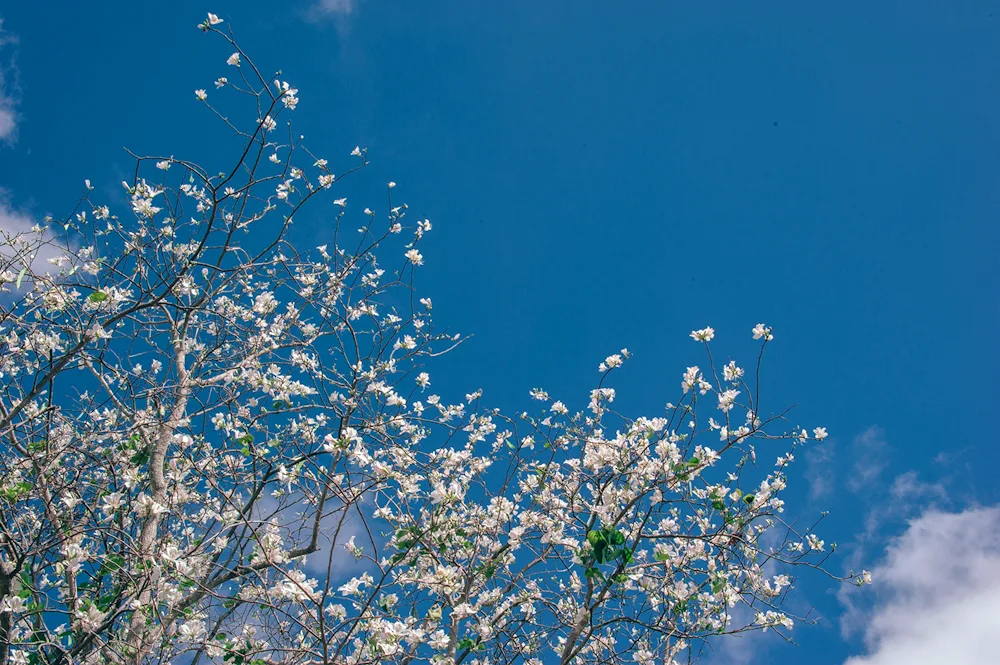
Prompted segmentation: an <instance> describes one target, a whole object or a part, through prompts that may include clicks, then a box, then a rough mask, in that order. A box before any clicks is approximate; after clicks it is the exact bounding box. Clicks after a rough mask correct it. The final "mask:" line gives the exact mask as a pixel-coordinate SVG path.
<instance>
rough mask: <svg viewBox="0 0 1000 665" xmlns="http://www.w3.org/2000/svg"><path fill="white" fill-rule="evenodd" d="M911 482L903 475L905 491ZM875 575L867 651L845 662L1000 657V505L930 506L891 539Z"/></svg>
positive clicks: (923, 664) (916, 664)
mask: <svg viewBox="0 0 1000 665" xmlns="http://www.w3.org/2000/svg"><path fill="white" fill-rule="evenodd" d="M908 482H909V481H903V482H902V483H900V481H899V479H898V478H897V484H898V485H899V486H900V488H904V487H905V485H906V484H907V483H908ZM927 487H928V486H926V485H924V486H923V489H926V488H927ZM932 491H933V490H932ZM873 576H874V580H875V587H874V589H873V590H872V591H873V592H874V593H877V596H876V600H875V603H874V606H873V607H872V608H871V609H870V610H869V611H868V612H867V613H866V616H865V629H864V637H865V646H866V651H867V653H866V654H865V655H860V656H854V657H851V658H849V659H848V660H847V661H846V662H845V664H844V665H938V664H939V663H955V664H956V665H978V664H979V663H989V662H994V661H995V653H996V650H997V648H998V647H1000V639H998V636H997V623H996V620H997V617H1000V507H992V508H974V509H969V510H965V511H963V512H941V511H939V510H937V509H929V510H927V511H926V512H925V513H923V514H922V515H921V516H920V517H919V518H917V519H914V520H912V521H911V522H910V523H909V526H908V528H907V529H906V531H905V532H904V533H903V534H902V535H901V536H899V537H898V538H896V539H894V540H893V541H892V542H891V543H890V544H889V546H888V547H887V548H886V551H885V558H884V561H883V562H882V564H881V565H879V566H878V567H877V568H876V569H875V570H874V571H873ZM872 591H870V592H869V593H872Z"/></svg>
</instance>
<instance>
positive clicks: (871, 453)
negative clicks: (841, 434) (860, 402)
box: [847, 425, 889, 492]
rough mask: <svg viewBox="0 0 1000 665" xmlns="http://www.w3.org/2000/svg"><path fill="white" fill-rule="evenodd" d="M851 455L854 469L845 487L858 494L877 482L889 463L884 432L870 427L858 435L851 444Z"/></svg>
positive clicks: (875, 427)
mask: <svg viewBox="0 0 1000 665" xmlns="http://www.w3.org/2000/svg"><path fill="white" fill-rule="evenodd" d="M851 454H852V456H853V458H854V467H853V468H852V469H851V477H850V478H848V480H847V486H848V487H849V488H850V489H851V491H852V492H860V491H861V490H863V489H865V488H868V487H871V486H872V485H874V484H875V483H876V482H878V479H879V476H881V475H882V471H884V470H885V467H886V466H887V465H888V463H889V443H888V442H887V441H886V438H885V430H884V429H882V428H881V427H879V426H878V425H872V426H871V427H869V428H868V429H866V430H865V431H864V432H862V433H861V434H858V435H857V436H856V437H854V441H853V442H851Z"/></svg>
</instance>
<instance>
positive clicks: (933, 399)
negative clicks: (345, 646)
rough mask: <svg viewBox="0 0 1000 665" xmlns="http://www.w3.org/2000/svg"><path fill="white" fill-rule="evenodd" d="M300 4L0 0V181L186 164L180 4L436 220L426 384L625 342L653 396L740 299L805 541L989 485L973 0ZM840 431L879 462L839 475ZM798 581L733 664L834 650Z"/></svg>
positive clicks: (850, 459) (555, 374)
mask: <svg viewBox="0 0 1000 665" xmlns="http://www.w3.org/2000/svg"><path fill="white" fill-rule="evenodd" d="M310 2H311V0H289V2H288V3H287V6H285V7H282V6H281V3H274V2H257V1H243V2H223V1H221V0H213V4H211V5H206V4H205V3H204V0H199V1H198V2H188V1H186V0H185V1H183V2H182V1H177V2H171V3H152V2H149V3H137V2H97V3H79V2H72V3H71V2H58V3H43V2H16V3H6V4H5V5H4V7H3V8H2V9H0V18H2V20H3V31H4V34H5V35H7V38H6V39H5V40H3V41H6V42H7V43H5V44H4V45H3V46H2V47H0V56H2V57H3V62H4V63H5V75H4V76H3V78H2V79H0V81H3V90H2V95H3V97H0V99H6V100H7V101H6V102H5V103H6V104H7V106H6V108H8V109H13V110H14V118H15V121H16V124H15V127H14V129H13V130H12V131H11V132H10V133H9V134H8V136H7V138H6V139H5V140H4V141H3V142H2V143H0V187H2V188H3V190H4V198H3V209H5V210H8V211H17V212H19V213H23V214H28V215H31V216H34V217H37V218H38V219H40V218H41V217H42V216H44V215H45V214H49V213H51V214H54V215H63V214H65V213H66V212H67V211H68V210H69V209H71V208H72V206H73V204H74V202H75V200H76V198H77V197H78V196H79V194H80V191H81V184H82V180H83V179H84V178H85V177H86V178H90V179H92V180H93V181H94V183H95V185H97V186H98V187H101V188H104V187H107V188H114V187H117V186H118V185H117V184H116V183H118V182H119V181H121V180H122V178H123V176H124V175H125V173H126V172H127V171H128V169H129V168H130V162H129V160H128V158H127V156H126V155H125V154H124V152H123V151H122V150H121V148H122V146H123V145H126V146H128V147H130V148H133V149H135V150H136V151H138V152H147V153H161V154H175V155H178V156H185V157H194V158H196V159H202V158H203V159H205V160H206V161H209V162H211V155H206V154H204V153H205V150H204V149H203V148H202V147H201V146H200V145H199V140H200V138H201V137H203V136H204V131H205V128H208V129H209V130H211V129H214V128H215V127H216V125H215V124H214V123H213V122H212V120H211V119H210V118H209V117H208V114H207V113H206V111H205V109H204V107H202V106H201V105H200V104H198V103H197V102H196V101H195V99H194V96H193V94H192V91H193V90H194V89H195V88H209V89H210V92H211V81H212V80H213V79H214V78H215V77H216V76H219V75H222V74H225V73H226V71H225V67H224V64H223V62H224V59H225V57H226V56H227V55H228V51H227V50H226V49H225V47H224V45H223V44H222V43H221V42H220V40H218V39H210V38H205V36H204V35H202V34H201V33H200V32H198V31H197V30H196V29H195V25H196V24H197V23H198V22H200V21H201V20H203V18H204V15H205V12H206V11H213V12H215V13H217V14H219V16H220V17H222V18H224V19H225V20H226V21H227V23H228V24H230V25H231V26H232V27H233V28H234V29H235V31H236V35H237V38H238V39H239V41H240V42H241V44H242V45H243V46H244V48H246V49H247V50H248V51H249V52H250V53H251V54H253V55H254V56H255V59H256V60H257V61H258V62H259V63H261V64H262V65H264V66H265V68H267V69H273V68H279V67H280V68H282V69H283V71H284V73H283V75H282V78H283V79H287V80H288V81H290V82H291V83H292V84H293V85H294V86H296V87H298V88H299V89H300V91H301V92H300V97H301V100H302V101H301V104H300V107H299V109H298V110H297V111H296V115H295V116H294V118H293V120H294V122H295V123H296V127H297V129H298V130H299V131H301V132H304V133H305V134H306V135H307V138H308V139H309V141H308V142H309V144H310V145H311V146H319V147H322V152H323V153H325V154H340V153H341V152H344V151H347V152H349V151H350V149H351V148H353V146H354V145H355V144H360V145H362V146H367V147H368V148H369V150H370V154H371V156H372V159H373V162H374V163H373V165H372V168H371V169H370V170H368V171H366V172H365V173H364V174H362V176H361V178H359V179H358V180H356V181H355V182H353V183H350V184H347V185H345V187H346V190H345V193H346V194H348V195H350V196H352V197H355V198H357V199H359V200H364V197H365V196H368V195H369V194H373V193H374V192H377V191H379V188H380V187H381V186H382V183H384V182H386V181H387V180H390V179H391V180H394V181H396V182H398V183H399V190H398V191H399V192H401V194H402V196H403V198H405V200H406V201H407V202H408V203H409V204H410V205H411V210H412V211H413V212H414V213H415V214H417V215H419V216H421V217H429V218H430V219H431V220H432V221H433V222H434V223H435V229H434V232H433V237H432V238H429V240H431V242H429V243H428V244H427V245H426V247H425V248H424V249H423V253H424V255H425V257H426V260H427V263H428V266H427V268H426V269H425V270H424V271H423V286H424V290H425V291H426V292H427V293H429V294H431V295H432V296H433V297H434V301H435V311H436V313H437V317H436V318H437V320H438V321H440V322H448V323H450V324H451V326H452V327H453V328H454V329H455V330H458V331H461V332H463V333H474V334H475V337H474V338H473V339H472V341H471V342H470V343H469V344H467V345H466V346H464V347H462V348H461V350H460V351H459V352H457V353H456V354H454V355H453V356H451V357H449V358H447V359H446V360H444V361H443V362H442V364H441V366H440V367H439V369H438V370H437V372H436V373H435V377H436V379H437V382H438V383H436V385H441V386H445V385H447V386H449V387H451V389H452V390H454V391H456V392H459V391H471V390H474V389H476V388H479V387H482V388H485V389H486V400H487V401H488V402H489V403H491V404H495V405H498V406H501V407H504V408H507V409H511V410H512V409H517V408H523V407H524V406H525V403H526V402H527V391H528V389H529V388H531V387H534V386H543V387H545V388H546V389H548V390H549V391H550V392H551V393H553V394H554V395H558V396H560V397H563V398H567V400H568V401H569V400H574V399H575V400H577V401H583V400H584V398H585V391H587V390H589V389H590V388H591V387H592V386H591V383H592V382H593V381H594V379H595V378H596V372H595V367H596V364H597V362H599V361H600V360H601V359H603V358H604V357H605V356H606V355H608V354H609V353H613V352H615V351H617V350H618V349H620V348H621V347H622V346H627V347H628V348H629V349H630V350H631V351H632V352H633V353H634V354H635V358H634V360H633V361H632V362H631V363H630V364H629V365H627V366H626V369H625V370H624V371H623V373H622V374H621V375H620V377H619V379H618V383H617V387H618V389H619V393H620V394H621V395H623V397H626V398H627V404H628V405H630V406H631V407H633V413H635V414H636V415H638V414H639V413H642V412H644V413H648V414H650V415H655V414H657V413H658V412H659V410H660V409H662V405H663V403H664V402H665V401H666V400H667V399H669V398H672V397H674V393H675V392H676V391H675V387H676V385H677V382H678V381H679V377H680V372H681V371H682V370H683V368H684V367H685V366H687V365H690V364H694V363H697V362H699V361H701V360H702V358H701V356H700V353H699V349H698V346H697V345H696V344H694V343H693V342H691V340H689V339H687V337H686V335H687V333H688V332H689V331H690V330H692V329H693V328H700V327H703V326H705V325H712V326H714V327H715V328H716V330H717V331H718V333H717V348H718V349H719V350H721V351H722V352H723V353H728V352H731V353H733V354H734V355H735V356H736V357H737V358H744V359H746V358H747V355H746V354H747V353H749V352H750V349H751V347H750V340H749V331H750V328H751V327H752V326H753V324H755V323H757V322H758V321H764V322H767V323H768V324H769V325H772V326H774V329H775V333H776V336H777V339H776V340H775V342H776V343H775V345H774V346H773V351H774V353H773V354H771V356H770V359H769V360H768V361H767V363H766V371H767V373H768V377H769V381H770V384H769V385H770V387H769V390H771V391H772V393H773V397H772V399H773V400H774V403H775V408H777V405H778V403H780V404H790V403H797V404H799V407H798V416H797V417H796V419H795V420H796V421H797V422H801V423H803V424H809V425H815V424H824V425H826V426H827V427H828V429H829V431H830V432H831V438H830V439H829V440H828V441H827V442H826V443H824V444H823V445H824V446H826V448H825V449H824V450H823V451H817V452H816V453H814V454H813V455H811V456H809V459H808V460H803V462H804V463H803V464H802V465H801V466H800V469H799V474H798V476H793V481H798V484H799V486H800V490H799V492H800V497H801V501H800V503H801V506H800V514H802V515H810V514H814V513H816V512H818V511H819V510H821V509H827V510H830V511H831V515H830V517H829V518H828V519H829V522H830V523H829V526H828V527H827V529H826V531H827V534H828V536H829V540H839V541H840V542H841V544H842V545H843V546H844V549H845V550H848V551H849V552H848V553H850V552H855V553H856V552H858V551H859V548H860V551H861V552H862V553H863V557H864V558H865V563H872V561H875V562H877V561H878V559H879V557H880V556H881V554H882V550H883V548H884V546H885V543H886V542H887V539H888V538H890V537H891V536H892V535H894V534H897V533H900V532H901V530H902V529H904V528H905V526H906V525H905V522H904V520H905V519H907V518H909V517H913V516H916V515H918V514H920V513H921V512H922V511H923V510H924V509H925V508H926V507H927V506H928V505H929V504H930V503H933V504H935V505H938V506H940V507H942V508H944V509H946V510H950V511H953V512H959V511H963V510H965V509H968V508H970V507H972V506H975V505H987V506H991V505H995V504H997V503H998V502H1000V483H997V482H996V479H995V478H996V469H997V467H998V464H1000V454H998V452H997V449H998V446H997V441H996V439H997V437H996V434H995V431H994V427H995V425H994V423H995V416H996V414H997V413H998V410H997V407H996V399H997V397H998V391H997V388H996V384H997V376H998V374H1000V360H998V355H997V352H996V349H995V346H994V345H995V344H996V341H997V339H998V333H1000V300H998V295H1000V288H998V287H1000V270H998V268H997V265H998V264H1000V261H998V260H997V248H998V246H1000V232H998V230H997V229H998V224H997V222H998V219H1000V160H998V155H1000V114H998V104H997V102H998V101H1000V38H998V35H997V32H998V26H1000V3H996V2H974V1H969V2H949V1H947V0H939V1H935V2H929V1H927V2H925V1H913V2H839V3H811V2H805V3H803V2H770V3H742V2H729V3H716V2H690V1H683V2H679V1H678V2H674V1H662V2H631V3H628V2H620V3H608V2H603V3H594V2H582V1H578V2H548V1H545V2H542V1H539V2H492V3H483V2H459V1H454V2H434V1H426V2H387V1H381V0H354V1H353V2H348V0H326V8H327V10H328V11H326V12H325V13H323V12H318V11H315V9H314V10H313V11H310V6H311V5H310ZM348 8H349V9H350V11H347V9H348ZM13 39H16V42H17V43H13ZM15 57H16V60H13V61H12V58H15ZM0 127H2V123H0ZM192 127H195V128H197V129H190V128H192ZM307 240H309V241H311V240H312V238H308V239H307ZM859 456H864V459H866V460H869V461H873V460H874V461H876V462H877V464H874V466H877V467H881V471H880V473H878V474H875V475H874V476H873V477H872V478H869V479H868V480H867V481H866V482H863V483H861V482H857V483H853V484H852V483H850V482H848V478H849V476H850V470H851V468H852V465H853V464H854V463H855V461H856V459H857V458H858V457H859ZM908 472H914V473H915V475H912V474H911V475H906V474H907V473H908ZM907 482H911V483H912V485H907V486H906V487H903V489H900V487H902V486H903V485H906V483H907ZM893 483H895V484H896V488H897V489H896V491H895V493H894V492H893V491H892V487H893ZM907 488H909V489H907ZM866 524H867V526H866ZM848 546H850V547H848ZM847 558H848V556H845V557H844V559H845V560H846V559H847ZM806 587H807V588H806V589H805V590H806V591H807V592H808V594H809V595H808V598H809V600H810V601H811V602H812V604H814V605H815V606H816V607H817V610H818V612H819V614H820V615H821V616H823V617H824V620H823V622H822V623H821V625H820V626H818V627H813V628H805V627H803V628H802V629H801V630H798V631H797V635H796V638H797V639H798V640H799V641H800V643H801V646H800V647H799V648H798V650H794V648H787V647H784V646H781V647H779V646H776V645H774V644H773V643H772V642H771V641H765V643H762V644H758V643H757V642H754V644H753V648H752V649H750V648H748V649H746V650H745V651H746V654H742V655H741V656H740V657H741V658H742V656H743V655H746V657H747V659H748V660H745V661H740V662H759V663H768V662H779V661H780V662H792V659H793V658H795V659H798V658H808V660H809V661H810V662H813V663H816V664H823V663H842V662H844V660H845V658H846V657H847V656H849V655H850V654H856V653H861V652H862V651H863V646H862V644H861V642H860V641H859V638H858V635H856V634H855V635H853V636H851V637H848V638H846V639H845V638H842V636H841V634H840V631H839V628H838V620H839V617H840V616H841V613H842V611H843V608H842V607H841V605H840V604H839V603H838V602H837V600H836V599H835V598H834V597H833V595H832V594H830V593H828V592H827V586H826V585H824V584H823V583H815V584H807V585H806ZM748 646H749V645H748ZM737 660H738V659H737ZM734 662H736V661H734ZM886 662H888V661H886Z"/></svg>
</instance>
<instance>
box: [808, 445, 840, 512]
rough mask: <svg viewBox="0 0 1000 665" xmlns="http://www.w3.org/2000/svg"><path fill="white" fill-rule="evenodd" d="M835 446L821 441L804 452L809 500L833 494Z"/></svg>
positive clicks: (834, 483)
mask: <svg viewBox="0 0 1000 665" xmlns="http://www.w3.org/2000/svg"><path fill="white" fill-rule="evenodd" d="M836 450H837V448H836V444H835V443H834V442H833V441H823V442H821V443H817V444H816V445H814V446H813V447H811V448H809V449H807V450H806V455H805V459H806V470H805V474H804V475H805V477H806V482H808V483H809V498H810V499H811V500H816V499H821V498H823V497H826V496H829V495H830V494H832V493H833V491H834V489H835V485H836V473H835V471H836V469H835V467H834V464H833V462H834V457H835V455H834V454H835V452H836Z"/></svg>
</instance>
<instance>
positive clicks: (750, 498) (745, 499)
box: [743, 494, 757, 506]
mask: <svg viewBox="0 0 1000 665" xmlns="http://www.w3.org/2000/svg"><path fill="white" fill-rule="evenodd" d="M756 498H757V497H755V496H754V495H753V494H747V495H746V496H744V497H743V503H745V504H747V505H748V506H749V505H752V504H753V500H754V499H756Z"/></svg>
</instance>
